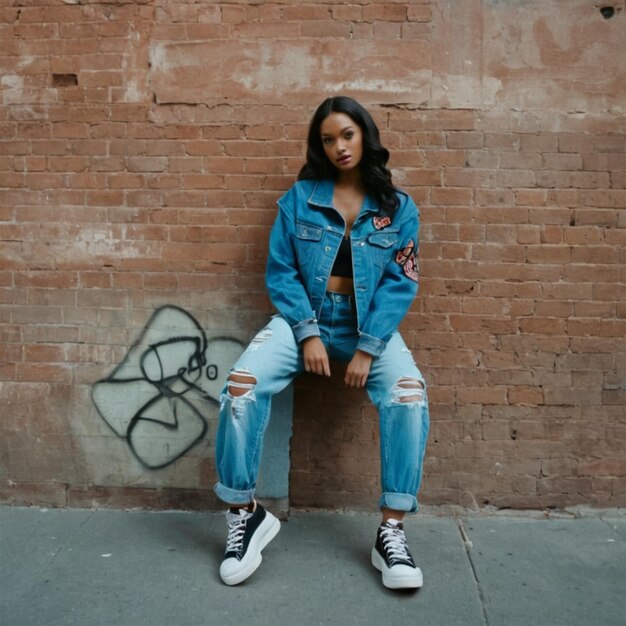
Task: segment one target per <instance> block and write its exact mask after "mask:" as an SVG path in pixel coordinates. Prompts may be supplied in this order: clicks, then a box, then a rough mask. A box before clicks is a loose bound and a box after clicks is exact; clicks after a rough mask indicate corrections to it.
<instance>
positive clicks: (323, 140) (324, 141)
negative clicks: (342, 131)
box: [322, 137, 333, 146]
mask: <svg viewBox="0 0 626 626" xmlns="http://www.w3.org/2000/svg"><path fill="white" fill-rule="evenodd" d="M332 142H333V140H332V139H331V138H330V137H324V139H322V143H323V144H324V145H326V146H329V145H330V144H331V143H332Z"/></svg>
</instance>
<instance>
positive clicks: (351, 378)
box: [344, 350, 374, 387]
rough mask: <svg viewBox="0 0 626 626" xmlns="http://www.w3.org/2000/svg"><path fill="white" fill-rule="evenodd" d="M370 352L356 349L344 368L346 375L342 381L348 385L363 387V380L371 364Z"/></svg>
mask: <svg viewBox="0 0 626 626" xmlns="http://www.w3.org/2000/svg"><path fill="white" fill-rule="evenodd" d="M373 358H374V357H372V355H371V354H368V353H367V352H362V351H361V350H357V351H356V352H355V353H354V356H353V357H352V360H351V361H350V363H349V364H348V369H346V377H345V378H344V382H345V383H346V385H347V386H348V387H365V382H366V381H367V377H368V376H369V373H370V367H371V366H372V359H373Z"/></svg>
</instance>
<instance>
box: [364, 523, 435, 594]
mask: <svg viewBox="0 0 626 626" xmlns="http://www.w3.org/2000/svg"><path fill="white" fill-rule="evenodd" d="M372 565H373V566H374V567H375V568H376V569H377V570H378V571H380V572H382V574H383V585H385V587H387V588H388V589H417V588H418V587H421V586H422V585H423V584H424V580H423V577H422V570H421V569H420V568H419V567H417V565H415V561H414V560H413V557H412V556H411V553H410V552H409V547H408V546H407V544H406V537H405V536H404V527H403V526H402V522H399V521H398V520H395V519H390V520H387V521H386V522H385V523H384V524H381V525H380V526H379V527H378V533H377V534H376V545H375V546H374V547H373V548H372Z"/></svg>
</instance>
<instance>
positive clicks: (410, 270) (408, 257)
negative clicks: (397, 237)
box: [396, 239, 419, 283]
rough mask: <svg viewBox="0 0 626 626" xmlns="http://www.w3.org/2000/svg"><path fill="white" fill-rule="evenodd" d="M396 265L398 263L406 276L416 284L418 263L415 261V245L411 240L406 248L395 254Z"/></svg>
mask: <svg viewBox="0 0 626 626" xmlns="http://www.w3.org/2000/svg"><path fill="white" fill-rule="evenodd" d="M396 263H398V264H399V265H400V266H401V267H402V270H403V271H404V273H405V274H406V276H408V277H409V278H410V279H411V280H414V281H415V282H416V283H417V282H419V263H418V260H417V254H416V249H415V244H414V243H413V240H412V239H411V241H409V243H408V245H407V246H406V248H403V249H402V250H400V251H399V252H398V254H396Z"/></svg>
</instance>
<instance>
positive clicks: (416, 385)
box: [391, 376, 425, 404]
mask: <svg viewBox="0 0 626 626" xmlns="http://www.w3.org/2000/svg"><path fill="white" fill-rule="evenodd" d="M424 397H425V389H424V383H423V381H421V380H418V379H417V378H409V377H408V376H404V377H402V378H400V379H398V382H396V384H395V385H394V386H393V387H392V388H391V403H392V404H420V403H422V402H424Z"/></svg>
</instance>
